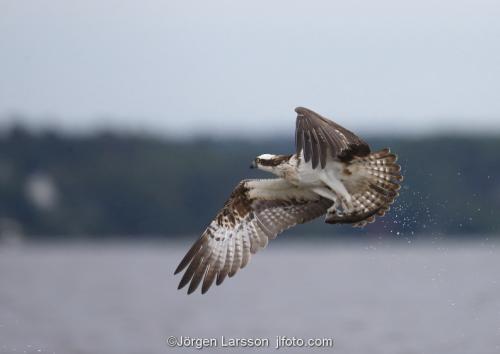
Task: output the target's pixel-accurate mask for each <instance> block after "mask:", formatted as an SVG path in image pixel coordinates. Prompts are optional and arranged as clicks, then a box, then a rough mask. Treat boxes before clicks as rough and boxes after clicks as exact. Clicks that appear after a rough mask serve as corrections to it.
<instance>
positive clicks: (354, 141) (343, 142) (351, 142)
mask: <svg viewBox="0 0 500 354" xmlns="http://www.w3.org/2000/svg"><path fill="white" fill-rule="evenodd" d="M295 112H297V121H296V130H295V148H296V152H297V156H299V155H300V152H301V151H302V152H303V154H304V159H305V161H306V162H309V161H310V160H311V159H312V167H313V168H316V167H317V166H318V164H319V163H320V162H321V168H325V166H326V160H327V157H328V154H329V153H330V155H331V156H332V157H333V158H338V159H340V160H342V161H345V160H351V159H352V157H353V156H360V157H362V156H366V155H368V154H369V153H370V147H369V146H368V144H367V143H366V142H364V141H363V140H362V139H361V138H359V137H358V136H356V134H354V133H353V132H351V131H349V130H347V129H345V128H344V127H341V126H340V125H338V124H337V123H334V122H332V121H331V120H329V119H326V118H325V117H322V116H320V115H319V114H318V113H316V112H313V111H311V110H310V109H307V108H303V107H297V108H295Z"/></svg>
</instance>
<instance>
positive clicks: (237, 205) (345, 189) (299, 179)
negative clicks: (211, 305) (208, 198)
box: [175, 107, 402, 294]
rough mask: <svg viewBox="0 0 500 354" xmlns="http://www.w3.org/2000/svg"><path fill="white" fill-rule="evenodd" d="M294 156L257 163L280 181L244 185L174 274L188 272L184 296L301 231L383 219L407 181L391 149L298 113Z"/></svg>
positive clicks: (316, 116)
mask: <svg viewBox="0 0 500 354" xmlns="http://www.w3.org/2000/svg"><path fill="white" fill-rule="evenodd" d="M295 112H297V121H296V132H295V154H293V155H272V154H264V155H260V156H258V157H257V158H256V159H255V160H254V161H253V163H252V165H251V167H252V168H258V169H260V170H263V171H266V172H270V173H272V174H274V175H276V176H277V178H273V179H247V180H243V181H241V182H240V183H239V184H238V185H237V186H236V188H235V189H234V190H233V192H232V193H231V196H230V197H229V199H228V200H227V201H226V203H225V204H224V207H223V208H222V210H221V211H220V212H219V213H218V214H217V216H216V217H215V219H214V220H213V221H212V222H211V223H210V225H208V227H207V229H206V230H205V232H204V233H203V234H202V235H201V237H200V238H199V239H198V240H197V241H196V242H195V243H194V245H193V246H192V247H191V249H190V250H189V251H188V252H187V254H186V256H185V257H184V258H183V259H182V261H181V262H180V264H179V266H178V267H177V269H176V270H175V274H177V273H179V272H181V271H182V270H184V269H185V268H186V267H187V269H186V271H185V273H184V275H183V277H182V279H181V281H180V283H179V289H181V288H183V287H184V286H186V285H187V284H188V283H189V288H188V294H190V293H192V292H193V291H195V290H196V288H197V287H198V286H199V285H200V283H202V288H201V292H202V294H203V293H205V292H206V291H207V290H208V289H209V288H210V286H211V285H212V284H213V282H214V280H215V281H216V284H217V285H219V284H221V283H222V282H223V281H224V279H225V278H226V276H229V277H232V276H233V275H235V274H236V272H237V271H238V270H239V269H240V268H243V267H245V266H246V265H247V263H248V261H249V260H250V256H251V255H252V254H254V253H256V252H257V251H259V250H260V249H262V248H264V247H266V245H267V242H268V240H269V239H273V238H275V237H276V236H277V235H278V234H279V233H281V232H282V231H284V230H285V229H288V228H290V227H292V226H294V225H297V224H302V223H305V222H308V221H310V220H313V219H315V218H318V217H319V216H321V215H325V214H326V216H325V222H326V223H329V224H352V225H354V226H359V227H362V226H365V225H366V224H368V223H371V222H373V221H374V220H375V216H377V215H378V216H383V215H384V214H385V212H386V211H387V210H389V205H390V204H392V203H393V202H394V199H395V198H396V197H397V195H398V190H399V188H400V181H402V176H401V173H400V171H401V168H400V166H399V165H398V164H396V160H397V157H396V155H394V154H392V153H391V152H390V150H389V149H383V150H381V151H378V152H374V153H371V151H370V147H369V146H368V144H367V143H366V142H365V141H363V140H362V139H361V138H359V137H358V136H356V135H355V134H354V133H352V132H351V131H349V130H347V129H345V128H343V127H341V126H340V125H338V124H337V123H334V122H332V121H331V120H329V119H327V118H325V117H322V116H321V115H319V114H318V113H316V112H313V111H312V110H310V109H307V108H303V107H298V108H296V109H295Z"/></svg>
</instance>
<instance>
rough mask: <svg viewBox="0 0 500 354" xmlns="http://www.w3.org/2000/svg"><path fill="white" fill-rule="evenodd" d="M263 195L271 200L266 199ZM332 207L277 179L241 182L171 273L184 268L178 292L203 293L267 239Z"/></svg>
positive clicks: (325, 201) (242, 264)
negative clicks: (181, 289) (185, 289)
mask: <svg viewBox="0 0 500 354" xmlns="http://www.w3.org/2000/svg"><path fill="white" fill-rule="evenodd" d="M266 191H268V192H269V193H268V194H266ZM266 195H268V196H272V198H271V197H268V198H264V196H266ZM251 196H252V197H251ZM331 204H332V202H331V201H329V200H327V199H324V198H321V197H320V196H318V195H316V194H314V193H310V192H306V191H302V190H299V189H298V188H297V187H295V186H293V185H291V184H288V182H286V181H284V180H283V179H280V178H277V179H274V180H245V181H242V182H240V183H239V184H238V186H237V187H236V188H235V189H234V191H233V193H232V194H231V196H230V198H229V199H228V201H227V202H226V203H225V204H224V207H223V208H222V210H221V211H220V212H219V213H218V214H217V216H216V217H215V219H214V220H213V221H212V222H211V223H210V225H209V226H208V227H207V229H206V230H205V232H204V233H203V234H202V236H201V237H200V238H199V239H198V240H197V241H196V242H195V243H194V245H193V246H192V247H191V248H190V249H189V251H188V253H187V254H186V256H184V258H183V259H182V261H181V262H180V264H179V266H178V267H177V269H176V270H175V273H176V274H177V273H179V272H181V271H182V270H184V269H186V267H187V269H186V270H185V273H184V274H183V276H182V278H181V281H180V283H179V289H180V288H183V287H184V286H186V285H188V284H189V287H188V294H190V293H192V292H193V291H195V290H196V289H197V288H198V286H199V285H200V283H201V284H202V287H201V292H202V293H205V292H207V291H208V289H209V288H210V287H211V286H212V284H213V283H214V281H215V283H216V284H217V285H220V284H221V283H222V282H223V281H224V279H225V278H226V277H227V276H229V277H232V276H234V275H235V274H236V273H237V272H238V270H239V269H241V268H244V267H245V266H246V265H247V264H248V262H249V261H250V259H251V255H252V254H254V253H256V252H257V251H258V250H260V249H262V248H264V247H266V245H267V243H268V241H269V239H273V238H275V237H276V236H277V235H278V234H279V233H281V232H282V231H284V230H285V229H287V228H289V227H291V226H294V225H296V224H300V223H304V222H307V221H309V220H312V219H315V218H317V217H319V216H321V215H323V214H325V213H326V210H327V209H328V208H329V207H330V206H331Z"/></svg>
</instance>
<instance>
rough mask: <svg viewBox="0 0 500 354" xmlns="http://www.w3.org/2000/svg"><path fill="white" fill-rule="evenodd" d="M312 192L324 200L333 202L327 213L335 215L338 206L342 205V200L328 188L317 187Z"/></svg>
mask: <svg viewBox="0 0 500 354" xmlns="http://www.w3.org/2000/svg"><path fill="white" fill-rule="evenodd" d="M312 191H313V192H314V193H316V194H319V195H320V196H322V197H323V198H326V199H330V200H331V201H333V204H332V206H331V207H330V208H328V210H327V213H328V214H331V213H335V211H336V207H337V205H339V204H340V199H339V197H338V196H337V194H335V193H334V192H333V191H332V190H331V189H328V188H327V187H316V188H313V189H312Z"/></svg>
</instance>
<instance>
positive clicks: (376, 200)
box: [325, 149, 403, 227]
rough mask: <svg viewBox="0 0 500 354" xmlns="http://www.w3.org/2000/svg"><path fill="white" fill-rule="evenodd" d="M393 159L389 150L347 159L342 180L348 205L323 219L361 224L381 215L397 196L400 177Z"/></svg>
mask: <svg viewBox="0 0 500 354" xmlns="http://www.w3.org/2000/svg"><path fill="white" fill-rule="evenodd" d="M396 162H397V156H396V155H395V154H393V153H391V152H390V150H389V149H383V150H381V151H378V152H375V153H372V154H370V155H368V156H365V157H356V158H354V159H353V160H352V161H350V162H349V164H348V166H347V170H348V171H347V172H348V173H347V174H346V175H345V179H344V180H343V182H344V185H345V186H346V188H347V190H348V191H349V193H350V195H351V201H350V204H351V205H350V207H348V208H344V209H343V210H342V211H341V212H335V213H331V214H328V215H327V217H326V219H325V221H326V222H327V223H331V224H337V223H348V224H353V226H356V227H363V226H365V225H366V224H368V223H372V222H373V221H375V217H376V216H384V215H385V213H386V212H387V211H388V210H389V208H390V205H391V204H393V203H394V200H395V199H396V197H397V196H398V195H399V193H398V191H399V189H400V188H401V185H400V183H401V181H402V180H403V176H402V175H401V166H399V165H398V164H397V163H396Z"/></svg>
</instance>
